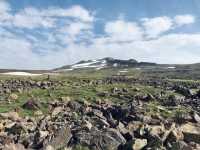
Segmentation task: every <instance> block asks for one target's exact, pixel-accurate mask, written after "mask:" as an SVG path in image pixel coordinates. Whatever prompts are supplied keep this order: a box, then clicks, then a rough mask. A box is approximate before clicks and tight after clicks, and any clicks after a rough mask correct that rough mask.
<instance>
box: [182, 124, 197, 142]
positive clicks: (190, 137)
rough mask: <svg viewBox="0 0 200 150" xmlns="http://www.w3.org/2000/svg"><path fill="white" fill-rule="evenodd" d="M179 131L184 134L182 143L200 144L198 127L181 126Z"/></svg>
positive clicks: (194, 125)
mask: <svg viewBox="0 0 200 150" xmlns="http://www.w3.org/2000/svg"><path fill="white" fill-rule="evenodd" d="M180 130H181V131H182V132H183V134H184V141H186V142H196V143H199V144H200V127H199V126H198V125H196V124H193V123H186V124H183V125H181V127H180Z"/></svg>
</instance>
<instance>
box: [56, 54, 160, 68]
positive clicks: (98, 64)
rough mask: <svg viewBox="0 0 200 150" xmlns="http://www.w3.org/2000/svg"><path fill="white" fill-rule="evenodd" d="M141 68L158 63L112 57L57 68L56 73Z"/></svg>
mask: <svg viewBox="0 0 200 150" xmlns="http://www.w3.org/2000/svg"><path fill="white" fill-rule="evenodd" d="M140 66H156V63H149V62H138V61H136V60H135V59H129V60H121V59H114V58H111V57H106V58H103V59H97V60H88V61H80V62H78V63H76V64H73V65H67V66H63V67H60V68H56V69H55V71H70V70H76V69H88V68H93V69H96V70H100V69H104V68H112V67H114V68H130V67H140Z"/></svg>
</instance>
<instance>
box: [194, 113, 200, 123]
mask: <svg viewBox="0 0 200 150" xmlns="http://www.w3.org/2000/svg"><path fill="white" fill-rule="evenodd" d="M194 120H195V121H196V122H197V123H200V116H199V115H198V114H197V113H194Z"/></svg>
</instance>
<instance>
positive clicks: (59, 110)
mask: <svg viewBox="0 0 200 150" xmlns="http://www.w3.org/2000/svg"><path fill="white" fill-rule="evenodd" d="M62 110H63V108H62V107H56V108H54V110H53V112H52V116H54V117H55V116H57V115H58V114H59V113H60V112H62Z"/></svg>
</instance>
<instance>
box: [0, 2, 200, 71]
mask: <svg viewBox="0 0 200 150" xmlns="http://www.w3.org/2000/svg"><path fill="white" fill-rule="evenodd" d="M199 17H200V1H198V0H191V1H190V2H188V1H187V0H183V1H181V2H180V1H178V0H169V1H167V2H163V1H161V0H153V1H151V2H149V1H148V0H127V1H126V2H125V1H123V0H110V1H109V2H108V1H105V0H102V1H97V0H77V1H76V2H74V1H72V0H67V1H64V0H52V1H47V0H43V1H40V0H34V1H33V0H20V2H18V1H17V0H0V40H1V42H0V64H1V65H0V69H21V70H23V69H24V70H44V69H45V70H48V69H52V68H58V67H61V66H64V65H70V64H74V63H77V62H79V61H81V60H91V59H101V58H105V57H112V58H116V59H126V60H127V59H136V60H137V61H140V62H153V63H158V64H194V63H199V62H200V52H199V49H200V29H199V25H200V21H199Z"/></svg>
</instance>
